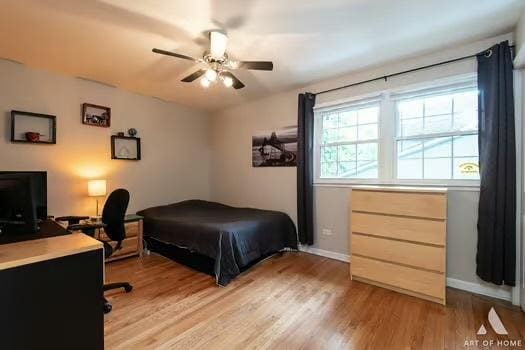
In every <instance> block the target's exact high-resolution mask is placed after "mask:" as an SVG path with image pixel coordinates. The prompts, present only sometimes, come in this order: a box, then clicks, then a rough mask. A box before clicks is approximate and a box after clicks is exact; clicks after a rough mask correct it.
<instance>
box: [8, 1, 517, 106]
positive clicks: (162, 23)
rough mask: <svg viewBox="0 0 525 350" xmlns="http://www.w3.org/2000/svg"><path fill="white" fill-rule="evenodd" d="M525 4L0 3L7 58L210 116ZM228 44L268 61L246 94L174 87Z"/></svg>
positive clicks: (249, 77) (488, 29) (397, 53)
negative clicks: (218, 41)
mask: <svg viewBox="0 0 525 350" xmlns="http://www.w3.org/2000/svg"><path fill="white" fill-rule="evenodd" d="M524 6H525V0H286V1H283V0H280V1H277V0H4V1H2V6H1V12H0V57H4V58H8V59H12V60H16V61H19V62H22V63H25V64H27V65H29V66H32V67H37V68H43V69H47V70H51V71H56V72H60V73H63V74H67V75H71V76H75V77H85V78H89V79H93V80H98V81H101V82H104V83H107V84H110V85H114V86H118V87H120V88H123V89H126V90H130V91H134V92H138V93H141V94H144V95H149V96H155V97H159V98H162V99H165V100H170V101H175V102H177V103H180V104H183V105H187V106H192V107H197V108H202V109H207V110H215V109H220V108H224V107H226V106H229V105H233V104H237V103H241V102H243V101H246V100H248V99H253V98H257V97H260V96H264V95H267V94H270V93H274V92H277V91H280V90H285V89H289V88H291V87H296V86H301V85H305V84H307V83H309V82H313V81H317V80H320V79H324V78H328V77H333V76H337V75H340V74H342V73H347V72H350V71H355V70H358V69H362V68H364V67H368V66H372V65H378V64H381V63H385V62H388V61H392V60H395V59H399V58H405V57H409V56H413V55H416V54H420V53H426V52H428V51H431V50H434V49H438V48H442V47H447V46H452V45H455V44H458V43H461V42H465V41H468V40H475V39H481V38H486V37H490V36H494V35H497V34H501V33H505V32H509V31H511V30H512V29H513V27H514V25H515V24H516V22H517V20H518V17H519V15H520V13H521V11H522V10H523V9H524ZM214 28H220V29H223V30H226V31H227V32H228V35H229V37H230V43H229V47H228V51H229V54H230V56H232V57H233V58H236V59H242V60H272V61H273V62H274V64H275V69H274V71H273V72H253V71H238V72H237V73H236V75H237V76H238V77H239V79H241V80H242V81H243V82H244V83H245V84H246V85H247V86H246V88H244V89H242V90H237V91H236V90H233V89H226V88H223V87H222V86H216V87H213V88H210V89H207V90H205V89H203V88H201V87H200V84H198V82H194V83H192V84H187V83H181V82H180V81H179V80H180V79H181V78H182V77H184V76H185V75H187V74H189V73H191V72H192V71H193V70H195V67H194V66H193V65H192V62H190V61H184V60H179V59H175V58H171V57H162V56H159V55H155V54H153V53H152V52H151V49H152V48H153V47H157V48H162V49H167V50H175V51H176V52H178V53H182V54H186V55H191V56H194V57H201V55H202V52H203V51H204V49H205V48H206V47H207V45H208V44H207V42H206V39H205V36H204V34H203V33H204V32H205V31H207V30H210V29H214Z"/></svg>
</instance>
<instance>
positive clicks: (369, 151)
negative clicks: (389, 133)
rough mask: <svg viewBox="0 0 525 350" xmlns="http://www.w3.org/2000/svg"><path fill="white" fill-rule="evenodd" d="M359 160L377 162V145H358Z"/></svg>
mask: <svg viewBox="0 0 525 350" xmlns="http://www.w3.org/2000/svg"><path fill="white" fill-rule="evenodd" d="M357 160H358V161H360V160H377V143H362V144H358V145H357Z"/></svg>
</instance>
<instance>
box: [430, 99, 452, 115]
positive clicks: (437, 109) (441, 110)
mask: <svg viewBox="0 0 525 350" xmlns="http://www.w3.org/2000/svg"><path fill="white" fill-rule="evenodd" d="M440 114H452V97H451V96H450V95H444V96H434V97H427V98H425V116H432V115H440Z"/></svg>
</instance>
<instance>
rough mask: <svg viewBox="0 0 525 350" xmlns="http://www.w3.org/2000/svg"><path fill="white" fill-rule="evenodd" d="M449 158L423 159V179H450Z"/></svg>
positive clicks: (450, 164)
mask: <svg viewBox="0 0 525 350" xmlns="http://www.w3.org/2000/svg"><path fill="white" fill-rule="evenodd" d="M451 167H452V162H451V158H430V159H427V158H425V162H424V168H423V169H424V170H423V171H424V178H425V179H450V178H451V177H452V169H451Z"/></svg>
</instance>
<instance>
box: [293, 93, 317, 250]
mask: <svg viewBox="0 0 525 350" xmlns="http://www.w3.org/2000/svg"><path fill="white" fill-rule="evenodd" d="M314 105H315V95H314V94H311V93H309V92H306V93H304V94H299V106H298V113H297V119H298V120H297V126H298V140H297V230H298V232H299V242H301V243H302V244H307V245H312V244H314V187H313V182H314V161H313V153H314V152H313V150H314Z"/></svg>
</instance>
